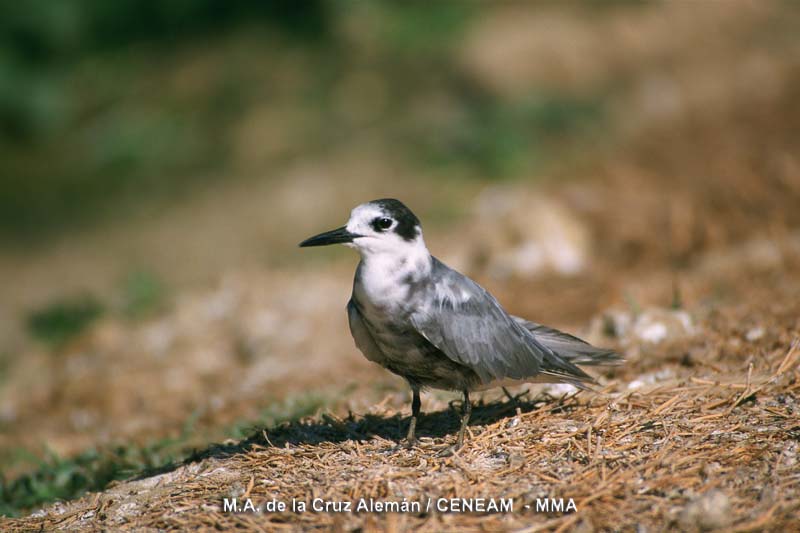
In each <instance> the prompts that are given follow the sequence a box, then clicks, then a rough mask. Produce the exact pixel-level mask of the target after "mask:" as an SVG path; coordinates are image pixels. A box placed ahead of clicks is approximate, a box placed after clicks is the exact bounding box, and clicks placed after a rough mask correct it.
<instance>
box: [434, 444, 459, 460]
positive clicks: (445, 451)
mask: <svg viewBox="0 0 800 533" xmlns="http://www.w3.org/2000/svg"><path fill="white" fill-rule="evenodd" d="M460 449H461V445H460V444H458V443H456V444H451V445H449V446H445V447H444V448H441V449H440V450H439V451H438V452H436V457H453V456H454V455H455V454H456V453H458V451H459V450H460Z"/></svg>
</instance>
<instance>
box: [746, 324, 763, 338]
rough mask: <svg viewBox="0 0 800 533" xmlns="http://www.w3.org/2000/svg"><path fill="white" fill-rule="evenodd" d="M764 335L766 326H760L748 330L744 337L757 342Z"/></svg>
mask: <svg viewBox="0 0 800 533" xmlns="http://www.w3.org/2000/svg"><path fill="white" fill-rule="evenodd" d="M763 336H764V328H762V327H761V326H759V327H756V328H751V329H750V330H748V331H747V333H745V336H744V338H745V339H747V340H748V341H749V342H755V341H757V340H759V339H760V338H761V337H763Z"/></svg>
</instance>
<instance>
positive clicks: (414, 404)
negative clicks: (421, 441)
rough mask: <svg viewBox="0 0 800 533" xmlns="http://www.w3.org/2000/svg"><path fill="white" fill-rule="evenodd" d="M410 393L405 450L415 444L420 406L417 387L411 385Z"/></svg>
mask: <svg viewBox="0 0 800 533" xmlns="http://www.w3.org/2000/svg"><path fill="white" fill-rule="evenodd" d="M411 392H412V393H413V396H412V398H411V420H410V421H409V423H408V435H406V441H405V442H404V443H403V444H404V445H405V447H406V448H411V447H413V446H414V444H416V442H417V435H416V431H417V418H419V410H420V407H421V404H422V402H420V399H419V387H417V386H416V385H411Z"/></svg>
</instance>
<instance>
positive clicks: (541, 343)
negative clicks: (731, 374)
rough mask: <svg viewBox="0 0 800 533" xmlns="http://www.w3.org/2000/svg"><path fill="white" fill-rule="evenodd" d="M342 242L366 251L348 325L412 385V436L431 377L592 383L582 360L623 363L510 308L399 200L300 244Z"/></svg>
mask: <svg viewBox="0 0 800 533" xmlns="http://www.w3.org/2000/svg"><path fill="white" fill-rule="evenodd" d="M333 243H342V244H346V245H348V246H351V247H354V248H356V249H357V250H358V251H359V252H360V254H361V261H360V262H359V264H358V268H357V269H356V274H355V279H354V281H353V293H352V296H351V299H350V301H349V302H348V304H347V313H348V319H349V323H350V331H351V333H352V335H353V338H354V339H355V342H356V346H357V347H358V349H359V350H361V352H362V353H363V354H364V355H365V356H366V358H367V359H369V360H370V361H373V362H375V363H378V364H379V365H381V366H383V367H385V368H387V369H388V370H390V371H392V372H394V373H395V374H398V375H400V376H402V377H404V378H405V379H406V380H407V381H408V382H409V384H410V385H411V388H412V391H413V393H414V397H413V402H412V411H413V415H412V420H411V426H410V429H409V437H408V439H409V441H412V442H413V440H414V428H415V425H416V418H417V415H418V414H419V390H420V389H421V388H424V387H433V388H438V389H449V390H457V391H462V392H463V393H464V399H465V406H464V408H465V416H464V418H463V419H462V427H461V431H460V432H459V439H458V444H457V446H460V444H461V442H462V441H463V432H464V427H465V426H466V422H467V420H468V419H469V409H470V406H469V391H473V390H482V389H486V388H489V387H493V386H503V385H506V384H513V383H521V382H531V381H556V382H558V381H560V382H566V383H571V384H573V385H576V386H578V387H581V388H585V384H586V383H592V382H594V380H593V378H592V377H591V376H589V375H588V374H586V373H585V372H584V371H583V370H581V369H580V368H579V367H578V366H576V365H578V364H581V365H599V364H615V363H617V362H619V361H620V359H619V356H617V355H616V354H615V353H614V352H613V351H611V350H606V349H602V348H596V347H594V346H592V345H590V344H588V343H586V342H585V341H583V340H581V339H579V338H577V337H574V336H572V335H569V334H567V333H563V332H561V331H558V330H556V329H552V328H549V327H546V326H543V325H540V324H536V323H534V322H529V321H527V320H525V319H522V318H519V317H515V316H513V315H510V314H508V313H507V312H506V311H505V310H504V309H503V308H502V306H501V305H500V304H499V303H498V302H497V300H496V299H495V298H494V297H493V296H492V295H491V294H489V293H488V292H487V291H486V290H485V289H483V288H482V287H481V286H480V285H478V284H477V283H475V282H474V281H472V280H471V279H469V278H468V277H466V276H464V275H462V274H460V273H459V272H456V271H455V270H453V269H451V268H449V267H448V266H447V265H445V264H444V263H442V262H441V261H439V260H438V259H436V258H435V257H433V256H431V255H430V253H429V252H428V250H427V248H426V247H425V243H424V240H423V237H422V229H421V226H420V224H419V220H418V219H417V218H416V216H414V214H413V213H411V211H410V210H408V208H407V207H405V206H404V205H403V204H402V203H400V202H398V201H397V200H390V199H385V200H376V201H373V202H369V203H366V204H362V205H360V206H358V207H356V208H355V209H354V210H353V212H352V214H351V217H350V221H349V222H348V224H347V226H345V227H343V228H339V229H337V230H333V231H331V232H326V233H323V234H321V235H318V236H316V237H312V238H311V239H307V240H306V241H304V242H303V243H301V246H316V245H322V244H333Z"/></svg>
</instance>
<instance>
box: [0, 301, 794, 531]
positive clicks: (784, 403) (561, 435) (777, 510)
mask: <svg viewBox="0 0 800 533" xmlns="http://www.w3.org/2000/svg"><path fill="white" fill-rule="evenodd" d="M796 313H797V305H796V304H795V305H794V306H790V308H783V309H782V310H781V311H778V312H777V314H776V316H775V317H773V318H774V319H775V323H781V321H782V320H783V319H786V317H788V316H792V315H794V316H795V317H796V316H797V315H796ZM729 318H731V319H735V318H736V317H735V316H730V317H729ZM724 325H730V324H729V323H728V322H726V321H725V320H720V319H719V318H716V319H714V320H709V321H707V322H706V323H705V324H704V328H713V329H709V330H707V331H706V332H705V334H704V335H703V336H702V337H701V338H700V339H697V340H694V341H691V342H690V343H689V344H690V345H687V346H684V347H681V348H680V349H679V348H676V350H677V351H679V352H682V351H684V349H685V350H688V351H690V352H692V351H693V350H694V349H696V348H698V347H699V346H703V345H705V344H706V343H707V342H708V340H709V339H712V340H715V336H716V335H718V334H722V335H724V334H727V333H728V332H726V331H724V327H723V326H724ZM790 333H792V334H795V335H796V334H797V331H796V330H795V331H794V332H787V331H782V332H778V335H777V337H774V336H772V335H768V336H767V337H765V338H764V340H763V342H761V343H760V344H757V345H756V346H751V347H749V350H751V351H752V352H753V353H755V354H757V357H755V358H752V362H751V363H750V364H749V365H748V366H747V368H746V369H745V368H742V364H741V363H740V362H739V363H737V360H738V361H741V359H740V358H738V357H735V356H730V355H725V354H722V355H720V356H717V357H714V356H713V355H711V356H709V358H708V359H706V360H705V361H699V362H698V364H694V365H693V366H687V364H686V363H685V364H684V365H680V364H672V365H670V364H667V365H664V364H663V361H662V363H661V364H660V365H658V364H655V363H656V361H645V360H640V361H639V362H638V363H634V364H633V365H631V366H632V367H634V368H638V370H640V371H641V370H644V369H646V368H647V367H658V368H663V367H664V366H666V367H667V368H670V369H672V370H674V377H672V378H669V379H667V380H664V381H660V382H659V381H656V383H654V384H652V385H648V386H644V387H641V388H637V389H630V388H629V387H627V386H626V383H627V382H629V381H630V377H629V374H630V369H628V370H627V371H622V370H615V372H618V375H615V376H608V377H607V379H606V380H605V381H606V382H607V384H606V385H605V386H604V388H603V390H602V391H598V392H597V393H580V394H578V395H572V396H565V397H561V398H553V397H551V396H548V395H546V394H543V395H539V396H537V397H534V398H528V397H526V396H523V397H521V398H519V399H518V400H517V401H516V402H508V401H490V402H488V403H481V404H480V405H478V406H477V407H476V409H475V411H474V418H473V422H472V424H471V425H470V427H469V430H470V436H469V440H468V442H467V443H466V445H465V446H464V448H463V449H462V450H461V451H460V452H459V453H458V454H457V455H455V456H453V457H449V458H439V457H437V456H436V451H437V449H438V448H440V447H442V446H444V445H445V444H447V443H450V442H451V441H452V440H453V438H454V435H453V433H454V431H455V429H456V416H455V414H454V413H453V412H452V410H450V409H448V408H446V407H445V408H444V409H440V410H438V411H434V412H431V413H429V414H428V415H427V416H425V417H424V418H423V420H422V422H421V424H420V428H419V429H420V434H421V435H423V436H424V438H423V441H422V444H421V445H420V446H419V447H417V448H415V449H413V450H397V449H396V448H395V441H397V440H398V439H399V438H400V437H401V436H402V434H403V432H404V429H405V416H406V414H407V413H406V409H403V410H402V411H397V410H395V409H394V408H392V407H391V406H386V405H378V406H375V407H374V408H373V409H372V410H371V412H370V413H369V414H367V415H363V416H355V415H350V416H348V417H345V418H338V417H336V416H334V415H329V414H323V415H322V416H321V417H314V418H309V419H305V420H302V421H300V422H295V423H287V424H284V425H281V426H278V427H275V428H271V429H269V430H268V431H264V432H259V433H256V434H255V435H253V436H252V437H251V438H250V439H248V440H246V441H243V442H238V443H236V442H231V443H228V444H225V445H219V446H215V447H212V448H210V449H208V450H207V451H206V452H204V453H202V454H199V455H198V456H197V457H194V458H192V459H191V460H190V461H187V463H186V464H184V465H181V466H177V467H175V468H174V469H171V470H170V471H167V472H165V473H162V474H160V475H158V476H154V477H147V478H143V479H138V480H133V481H128V482H123V483H119V484H117V485H115V486H113V487H112V488H110V489H109V490H108V491H106V492H104V493H101V494H90V495H88V496H86V497H84V498H82V499H80V500H77V501H75V502H71V503H67V504H58V505H55V506H52V507H50V508H48V509H47V510H46V511H45V512H44V513H39V515H38V516H33V517H28V518H24V519H20V520H10V521H7V522H6V524H5V526H4V527H5V529H6V530H8V531H30V530H35V529H48V530H49V529H55V528H58V529H86V530H93V529H97V528H113V529H133V530H142V529H172V528H179V529H188V528H208V529H211V528H213V529H230V528H234V527H245V528H248V529H253V530H265V531H267V530H283V529H287V530H300V529H308V528H343V529H346V530H352V529H358V528H361V529H363V530H373V529H386V530H394V531H400V530H405V529H419V530H422V531H441V530H459V531H461V530H475V531H485V530H498V529H502V530H506V529H521V530H524V531H539V530H547V531H564V530H567V529H572V528H575V527H581V528H583V529H581V530H583V531H591V530H595V529H600V530H629V529H633V528H635V527H637V526H641V525H644V526H647V527H648V528H655V529H663V528H665V527H679V528H681V529H689V530H691V529H700V528H701V527H706V526H708V527H730V529H729V530H733V531H764V530H772V531H788V530H790V529H791V528H792V527H794V526H796V524H797V520H798V516H800V514H799V513H800V503H798V502H800V476H799V475H798V468H797V453H798V439H800V426H798V424H797V418H796V410H797V408H798V406H797V398H798V394H799V393H800V381H798V361H800V342H799V341H797V340H795V341H794V342H793V343H792V344H791V346H790V347H788V348H787V347H786V346H785V345H784V342H785V335H787V334H790ZM706 353H709V354H711V353H713V352H712V351H706ZM714 359H716V360H714ZM623 372H624V373H623ZM626 376H627V377H626ZM387 403H391V402H390V400H389V399H387ZM428 407H430V406H428ZM434 407H443V405H442V404H441V402H440V403H438V404H437V405H436V406H434ZM703 495H710V496H708V499H707V500H704V496H703ZM231 496H238V497H239V499H240V501H241V500H242V499H243V498H246V497H250V498H252V499H253V501H254V502H255V504H256V505H260V504H263V503H265V502H267V501H270V500H272V499H276V500H279V501H284V502H290V501H291V500H292V499H293V498H294V499H296V500H298V501H306V502H311V500H312V499H314V498H322V499H324V500H326V501H336V502H341V501H353V502H357V501H358V500H359V499H360V498H375V499H376V500H382V501H389V500H394V501H402V500H403V499H404V498H405V499H407V500H408V501H420V502H422V506H423V509H424V507H425V505H426V502H427V501H428V498H431V499H433V501H434V505H435V500H436V499H437V498H513V499H514V511H513V512H511V513H488V514H487V513H464V514H462V513H444V512H438V511H435V510H434V511H429V512H421V513H384V514H380V513H366V512H365V513H326V512H321V513H317V512H310V511H308V512H305V513H293V512H282V513H281V512H276V513H269V512H264V513H230V512H228V513H225V512H223V511H222V499H223V497H231ZM548 497H549V498H571V499H573V501H574V503H575V506H576V507H577V512H572V513H537V512H535V506H536V499H537V498H548ZM709 502H711V503H709ZM525 505H530V506H532V508H531V509H530V510H527V509H525V507H524V506H525ZM703 505H711V506H712V507H713V506H716V509H714V508H712V509H711V510H710V511H708V512H704V513H698V509H703V507H702V506H703Z"/></svg>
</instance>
